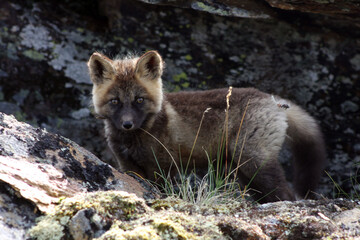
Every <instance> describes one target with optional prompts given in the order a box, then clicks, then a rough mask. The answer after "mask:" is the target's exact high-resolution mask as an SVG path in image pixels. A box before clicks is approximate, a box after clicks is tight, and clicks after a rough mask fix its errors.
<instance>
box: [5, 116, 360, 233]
mask: <svg viewBox="0 0 360 240" xmlns="http://www.w3.org/2000/svg"><path fill="white" fill-rule="evenodd" d="M148 194H149V192H147V191H146V190H145V189H144V188H142V187H141V185H140V184H139V183H138V182H137V181H135V180H134V179H132V178H131V177H129V176H127V175H125V174H122V173H119V172H118V171H116V170H114V169H113V168H112V167H110V166H109V165H107V164H105V163H103V162H101V161H100V160H99V159H98V158H96V157H95V156H94V155H93V154H91V153H90V152H88V151H87V150H85V149H83V148H81V147H80V146H78V145H77V144H76V143H74V142H72V141H70V140H68V139H66V138H64V137H61V136H59V135H54V134H51V133H48V132H46V131H45V130H42V129H39V128H33V127H31V126H30V125H28V124H25V123H21V122H18V121H16V120H15V118H14V117H12V116H8V115H5V114H3V113H0V239H2V240H7V239H9V240H10V239H11V240H16V239H39V240H40V239H41V240H45V239H49V240H57V239H59V240H60V239H75V240H83V239H94V238H97V239H326V238H334V239H335V238H346V239H349V238H356V237H360V226H359V224H358V221H359V219H360V204H359V202H356V201H352V200H345V199H336V200H325V199H324V200H319V201H313V200H303V201H297V202H277V203H269V204H263V205H258V204H254V203H249V202H246V201H245V200H244V201H234V200H232V199H225V200H224V199H222V200H221V201H216V200H214V201H209V202H208V203H207V204H191V203H188V202H184V201H181V200H176V199H171V198H167V199H153V198H148V197H146V198H144V197H145V196H148ZM145 199H146V200H145Z"/></svg>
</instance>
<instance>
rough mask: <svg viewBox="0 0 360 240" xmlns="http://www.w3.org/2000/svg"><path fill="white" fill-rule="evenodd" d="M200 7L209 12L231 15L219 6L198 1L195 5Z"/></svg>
mask: <svg viewBox="0 0 360 240" xmlns="http://www.w3.org/2000/svg"><path fill="white" fill-rule="evenodd" d="M196 6H197V8H198V9H199V10H202V11H205V12H209V13H213V14H218V15H221V16H227V15H229V13H228V12H227V11H225V10H222V9H219V8H215V7H213V6H209V5H206V4H205V3H202V2H196V3H195V4H194V7H196Z"/></svg>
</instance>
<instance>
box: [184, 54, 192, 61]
mask: <svg viewBox="0 0 360 240" xmlns="http://www.w3.org/2000/svg"><path fill="white" fill-rule="evenodd" d="M192 59H193V58H192V56H191V55H190V54H188V55H186V56H185V60H187V61H191V60H192Z"/></svg>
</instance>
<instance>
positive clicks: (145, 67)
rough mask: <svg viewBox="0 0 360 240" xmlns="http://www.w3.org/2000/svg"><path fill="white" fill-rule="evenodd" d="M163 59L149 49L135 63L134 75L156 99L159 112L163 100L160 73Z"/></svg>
mask: <svg viewBox="0 0 360 240" xmlns="http://www.w3.org/2000/svg"><path fill="white" fill-rule="evenodd" d="M163 68H164V61H163V60H162V58H161V56H160V54H159V53H158V52H157V51H149V52H147V53H145V54H144V55H142V56H141V57H140V58H139V59H138V60H137V63H136V67H135V76H136V78H137V79H138V80H139V81H140V82H141V85H142V86H144V87H145V88H146V90H147V91H148V93H149V94H151V95H153V99H156V101H157V106H158V109H157V110H156V111H157V112H159V111H160V110H161V105H162V101H163V90H162V80H161V75H162V73H163Z"/></svg>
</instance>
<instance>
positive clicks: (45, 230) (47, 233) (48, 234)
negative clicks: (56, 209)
mask: <svg viewBox="0 0 360 240" xmlns="http://www.w3.org/2000/svg"><path fill="white" fill-rule="evenodd" d="M29 236H30V237H32V238H35V239H38V240H60V239H61V238H62V237H63V236H64V226H63V225H62V224H61V223H60V222H59V221H58V220H56V219H55V218H52V217H50V216H47V217H42V218H41V221H40V222H39V223H38V224H37V225H36V226H35V227H33V228H32V229H30V231H29Z"/></svg>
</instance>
